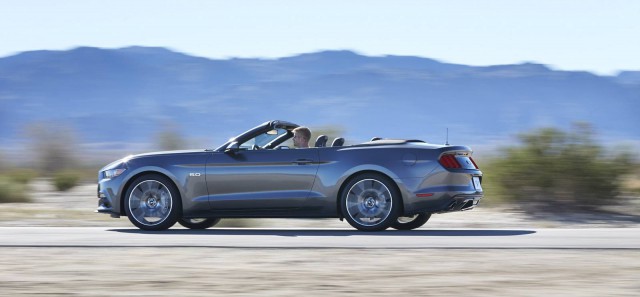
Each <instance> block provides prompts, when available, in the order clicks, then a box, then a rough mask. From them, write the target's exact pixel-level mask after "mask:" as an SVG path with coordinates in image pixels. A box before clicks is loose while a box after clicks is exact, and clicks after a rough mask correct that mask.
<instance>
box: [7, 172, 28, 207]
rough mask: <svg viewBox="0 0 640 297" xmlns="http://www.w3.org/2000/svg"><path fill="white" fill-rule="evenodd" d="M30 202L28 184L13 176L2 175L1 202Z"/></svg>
mask: <svg viewBox="0 0 640 297" xmlns="http://www.w3.org/2000/svg"><path fill="white" fill-rule="evenodd" d="M8 202H29V196H28V195H27V191H26V186H25V185H24V184H20V183H16V182H15V181H13V180H11V178H9V177H6V176H0V203H8Z"/></svg>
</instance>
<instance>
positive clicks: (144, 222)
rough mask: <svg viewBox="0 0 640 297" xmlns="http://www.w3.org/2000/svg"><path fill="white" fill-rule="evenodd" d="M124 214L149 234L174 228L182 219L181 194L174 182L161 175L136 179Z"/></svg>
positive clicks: (126, 196) (125, 202)
mask: <svg viewBox="0 0 640 297" xmlns="http://www.w3.org/2000/svg"><path fill="white" fill-rule="evenodd" d="M124 210H125V213H126V214H127V217H128V218H129V221H131V223H133V224H134V225H135V226H136V227H138V228H140V229H142V230H146V231H161V230H166V229H169V228H171V226H173V225H174V224H175V223H176V221H178V218H179V217H180V216H181V215H182V203H181V201H180V194H179V193H178V189H177V188H176V186H175V185H174V184H173V182H172V181H171V180H170V179H168V178H166V177H164V176H162V175H159V174H147V175H143V176H140V177H138V178H136V179H135V180H134V181H133V182H132V183H131V186H129V188H128V189H127V192H126V194H125V201H124Z"/></svg>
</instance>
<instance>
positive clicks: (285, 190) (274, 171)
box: [206, 148, 318, 211]
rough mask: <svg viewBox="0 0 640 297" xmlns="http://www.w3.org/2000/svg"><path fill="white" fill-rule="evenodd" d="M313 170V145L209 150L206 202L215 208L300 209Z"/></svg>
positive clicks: (315, 164) (315, 159) (315, 166)
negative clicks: (308, 146)
mask: <svg viewBox="0 0 640 297" xmlns="http://www.w3.org/2000/svg"><path fill="white" fill-rule="evenodd" d="M317 171H318V151H317V150H316V149H313V148H310V149H273V150H271V149H267V150H241V151H238V152H234V153H213V155H212V157H211V158H210V159H209V161H208V162H207V166H206V180H207V188H208V190H209V205H210V206H211V208H212V210H215V211H238V210H255V211H269V210H291V209H296V208H300V207H302V206H303V205H304V203H305V201H306V198H307V197H308V196H309V193H310V191H311V188H312V187H313V183H314V181H315V177H316V173H317Z"/></svg>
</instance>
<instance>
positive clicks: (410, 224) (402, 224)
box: [391, 213, 431, 230]
mask: <svg viewBox="0 0 640 297" xmlns="http://www.w3.org/2000/svg"><path fill="white" fill-rule="evenodd" d="M430 217H431V214H430V213H419V214H415V215H413V216H410V217H398V219H397V220H396V221H395V222H393V224H391V228H394V229H397V230H413V229H416V228H419V227H422V225H424V224H425V223H426V222H427V221H428V220H429V218H430Z"/></svg>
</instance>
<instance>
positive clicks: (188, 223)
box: [178, 218, 220, 229]
mask: <svg viewBox="0 0 640 297" xmlns="http://www.w3.org/2000/svg"><path fill="white" fill-rule="evenodd" d="M218 222H220V219H218V218H195V219H185V218H182V219H179V220H178V223H179V224H180V225H182V226H184V227H185V228H189V229H207V228H209V227H213V226H214V225H215V224H217V223H218Z"/></svg>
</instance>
